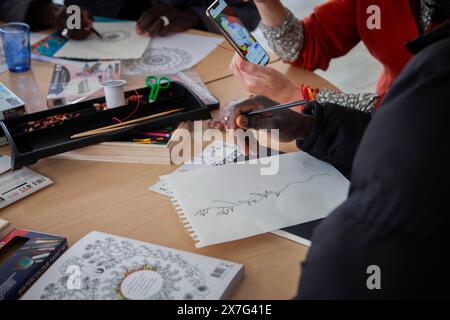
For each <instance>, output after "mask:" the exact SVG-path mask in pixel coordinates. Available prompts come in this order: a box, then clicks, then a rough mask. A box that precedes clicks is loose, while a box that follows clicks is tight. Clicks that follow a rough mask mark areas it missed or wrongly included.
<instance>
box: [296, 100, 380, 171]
mask: <svg viewBox="0 0 450 320" xmlns="http://www.w3.org/2000/svg"><path fill="white" fill-rule="evenodd" d="M303 113H304V114H306V115H310V116H313V117H314V122H313V124H312V126H311V130H310V131H309V133H308V135H307V136H306V137H305V138H304V139H302V138H299V139H297V146H298V147H299V149H301V150H302V151H305V152H307V153H309V154H311V155H312V156H314V157H316V158H318V159H320V160H323V161H326V162H328V163H330V164H332V165H333V166H334V167H335V168H336V169H338V170H339V171H340V172H341V173H342V174H343V175H344V176H346V177H350V175H351V169H352V164H353V159H354V157H355V154H356V151H357V150H358V147H359V143H360V141H361V139H362V137H363V135H364V132H365V130H366V127H367V125H368V124H369V122H370V120H371V118H372V117H371V115H370V113H366V112H361V111H358V110H355V109H351V108H346V107H342V106H339V105H337V104H332V103H324V104H320V103H317V102H312V103H309V104H308V105H307V106H306V108H305V109H304V110H303Z"/></svg>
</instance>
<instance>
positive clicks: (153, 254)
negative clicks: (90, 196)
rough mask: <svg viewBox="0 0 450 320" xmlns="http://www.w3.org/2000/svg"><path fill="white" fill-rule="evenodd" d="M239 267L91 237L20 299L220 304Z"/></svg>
mask: <svg viewBox="0 0 450 320" xmlns="http://www.w3.org/2000/svg"><path fill="white" fill-rule="evenodd" d="M243 269H244V266H243V265H241V264H237V263H233V262H229V261H224V260H220V259H215V258H210V257H206V256H202V255H197V254H192V253H189V252H185V251H180V250H175V249H171V248H167V247H162V246H158V245H154V244H150V243H145V242H141V241H136V240H131V239H127V238H122V237H117V236H113V235H109V234H106V233H101V232H96V231H94V232H91V233H89V234H88V235H87V236H85V237H84V238H82V239H81V240H80V241H78V242H77V243H76V244H75V245H74V246H73V247H72V248H70V249H69V250H68V251H67V252H66V253H65V254H64V255H63V256H61V258H60V259H58V260H57V261H56V262H55V263H54V264H53V265H52V267H51V268H50V269H49V270H48V271H47V272H46V273H45V274H44V275H43V276H42V277H41V278H40V279H39V280H38V281H37V282H36V283H35V284H34V285H33V286H32V287H31V289H30V290H28V291H27V293H26V294H25V295H24V296H23V297H22V299H25V300H37V299H45V300H116V299H117V300H127V299H130V300H172V299H175V300H180V299H184V300H201V299H220V298H222V297H223V295H224V293H227V292H228V291H229V289H231V287H232V286H234V285H235V284H236V283H237V281H238V280H239V279H240V277H241V276H243Z"/></svg>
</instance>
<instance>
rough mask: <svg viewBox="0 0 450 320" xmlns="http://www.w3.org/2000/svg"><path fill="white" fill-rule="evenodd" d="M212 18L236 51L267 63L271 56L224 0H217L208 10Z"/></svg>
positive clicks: (254, 61)
mask: <svg viewBox="0 0 450 320" xmlns="http://www.w3.org/2000/svg"><path fill="white" fill-rule="evenodd" d="M206 15H207V16H208V17H210V18H211V20H212V21H213V22H214V23H215V25H216V26H217V27H218V28H219V30H220V31H221V32H222V33H223V35H224V36H225V38H226V39H227V40H228V41H229V42H230V44H231V46H232V47H233V48H234V49H235V50H236V52H237V53H238V54H239V55H240V56H241V57H242V58H243V59H245V60H247V61H249V62H251V63H254V64H259V65H264V66H265V65H267V64H268V63H269V60H270V57H269V55H268V54H267V52H266V51H265V50H264V49H263V47H261V45H260V44H259V43H258V42H257V41H256V39H255V38H254V37H253V36H252V34H251V33H250V31H248V30H247V28H246V27H245V26H244V24H243V23H242V21H241V20H239V18H238V17H237V16H236V15H235V14H234V13H233V10H232V9H231V8H230V7H229V6H228V4H227V3H226V2H225V1H224V0H216V1H215V2H214V3H213V4H212V5H211V6H210V7H209V8H208V9H207V10H206Z"/></svg>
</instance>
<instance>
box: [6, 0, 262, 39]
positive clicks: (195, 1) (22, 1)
mask: <svg viewBox="0 0 450 320" xmlns="http://www.w3.org/2000/svg"><path fill="white" fill-rule="evenodd" d="M41 2H51V1H50V0H0V20H3V21H6V22H12V21H15V22H27V23H29V24H31V25H33V26H34V25H35V24H34V23H33V21H29V20H28V19H27V18H28V17H29V16H30V11H31V10H33V5H34V4H36V3H41ZM157 2H159V3H162V4H167V5H172V6H175V7H177V8H178V9H187V8H190V9H192V10H194V11H195V12H196V13H197V14H198V15H199V16H200V18H201V20H202V22H203V26H201V28H203V29H204V30H207V31H210V32H216V33H217V32H218V30H217V28H216V27H215V26H214V25H213V24H212V23H211V22H210V21H209V19H208V18H207V17H206V14H205V11H206V9H207V8H208V6H209V5H210V4H211V3H212V2H213V0H190V1H181V0H161V1H154V0H153V1H152V0H135V1H128V2H126V1H125V0H66V1H65V4H66V5H72V4H73V5H78V6H81V7H84V8H87V9H88V10H89V11H90V12H91V13H92V14H93V15H96V16H101V17H106V18H113V19H129V20H137V19H138V18H139V17H140V15H141V13H142V12H143V11H145V10H146V9H148V8H150V7H151V6H152V5H154V4H155V3H157ZM227 3H228V4H229V5H230V6H231V7H232V8H233V10H234V12H235V13H236V15H237V16H238V17H239V18H240V19H241V20H242V22H243V23H244V24H245V25H246V27H247V28H248V29H250V30H253V29H255V28H256V26H257V25H258V23H259V21H260V17H259V14H258V11H257V10H256V7H255V6H254V5H253V4H252V3H243V2H242V1H240V0H229V1H227ZM125 4H126V5H125Z"/></svg>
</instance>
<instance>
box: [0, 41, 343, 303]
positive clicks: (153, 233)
mask: <svg viewBox="0 0 450 320" xmlns="http://www.w3.org/2000/svg"><path fill="white" fill-rule="evenodd" d="M219 49H220V48H218V49H217V50H215V51H214V52H213V53H212V55H211V56H210V57H208V58H207V59H205V61H203V62H202V63H200V64H199V65H198V66H197V70H198V71H199V72H200V74H201V75H202V76H203V77H204V78H205V77H206V78H207V79H208V87H209V88H210V90H211V91H212V93H213V94H215V95H216V96H217V97H218V98H219V99H220V100H221V102H222V103H225V102H226V101H228V100H230V99H232V98H236V97H245V96H247V95H248V94H247V93H246V92H245V91H244V90H243V89H242V88H241V87H240V86H239V85H238V83H237V82H236V80H235V79H233V78H232V77H231V76H230V75H229V71H228V63H229V60H230V59H231V56H232V55H231V54H228V55H224V52H222V51H220V50H219ZM224 51H226V50H224ZM216 61H221V67H220V68H218V67H217V65H216ZM225 66H226V70H223V69H222V68H225ZM272 66H273V67H274V68H276V69H278V70H280V71H282V72H283V73H286V74H288V75H289V77H291V78H292V79H293V80H295V81H296V82H300V81H302V82H303V83H306V84H312V85H314V86H316V87H328V88H334V87H333V86H332V85H331V84H330V83H328V82H326V81H325V80H323V79H322V78H320V77H318V76H317V75H315V74H313V73H310V72H307V71H303V70H299V69H295V68H290V67H288V66H287V65H285V64H283V63H281V62H275V63H273V64H272ZM52 69H53V66H52V65H50V64H47V63H44V62H36V61H33V67H32V70H31V71H30V72H27V73H25V74H10V73H9V72H6V73H4V74H2V75H0V81H1V82H3V83H4V84H5V85H6V86H8V87H9V88H10V89H11V90H13V91H14V92H16V94H18V95H20V96H21V97H22V98H24V100H25V101H35V103H37V104H39V101H41V105H44V101H45V96H46V93H47V90H48V85H49V82H50V77H51V73H52ZM208 70H211V72H208ZM213 70H216V71H213ZM214 77H215V79H214ZM133 81H137V82H133ZM133 81H132V82H131V84H132V85H136V84H137V83H141V82H140V81H138V80H136V79H135V80H133ZM32 109H39V106H38V105H35V106H33V108H32ZM283 149H284V150H293V149H294V147H293V146H292V144H289V145H284V146H283ZM0 153H2V154H8V153H9V148H8V147H3V148H0ZM31 169H33V170H35V171H37V172H39V173H41V174H43V175H45V176H48V177H50V178H51V179H52V180H53V181H54V184H53V185H52V186H50V187H49V188H47V189H44V190H42V191H39V192H37V193H35V194H33V195H31V196H30V197H28V198H25V199H23V200H21V201H19V202H17V203H15V204H13V205H11V206H9V207H6V208H4V209H3V210H0V218H3V219H6V220H9V221H11V223H12V224H13V225H14V226H15V227H20V228H26V229H31V230H36V231H42V232H48V233H53V234H60V235H64V236H66V237H67V238H68V240H69V243H70V244H73V243H75V242H76V241H78V240H79V239H80V238H81V237H83V236H84V235H86V234H87V233H89V232H90V231H93V230H97V231H102V232H107V233H111V234H115V235H119V236H124V237H129V238H132V239H137V240H141V241H147V242H151V243H155V244H160V245H164V246H169V247H173V248H176V249H182V250H187V251H191V252H194V253H199V254H204V255H208V256H212V257H217V258H221V259H227V260H231V261H235V262H239V263H242V264H244V265H245V268H246V276H245V278H244V280H243V281H242V282H241V284H240V285H239V287H238V288H237V289H236V291H234V293H233V295H232V298H233V299H289V298H291V297H292V296H293V295H294V294H295V293H296V290H297V285H298V279H299V275H300V262H301V261H302V260H303V259H304V258H305V255H306V252H307V248H306V247H305V246H302V245H300V244H297V243H294V242H291V241H289V240H285V239H283V238H280V237H278V236H275V235H272V234H263V235H259V236H255V237H251V238H247V239H243V240H239V241H234V242H230V243H225V244H221V245H215V246H211V247H206V248H202V249H196V248H195V247H194V242H193V241H192V239H191V238H190V236H189V235H188V234H187V233H186V232H185V231H184V229H183V226H182V224H181V223H180V220H179V219H178V216H177V214H176V211H175V210H174V209H173V207H172V205H171V203H170V201H169V199H168V198H166V197H164V196H161V195H159V194H156V193H153V192H150V191H148V190H147V188H148V187H149V186H150V185H152V184H153V183H155V182H157V181H158V177H159V176H160V175H164V174H168V173H170V172H171V171H173V170H174V169H175V167H174V166H167V165H142V164H120V163H104V162H90V161H70V160H59V159H44V160H41V161H39V162H38V163H37V164H35V165H33V166H31Z"/></svg>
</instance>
